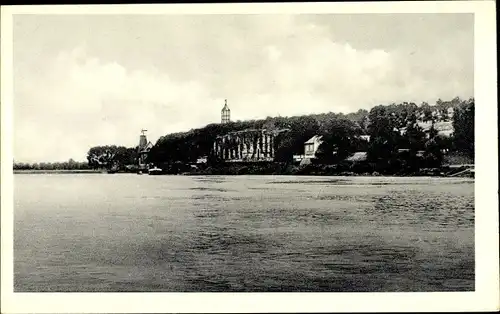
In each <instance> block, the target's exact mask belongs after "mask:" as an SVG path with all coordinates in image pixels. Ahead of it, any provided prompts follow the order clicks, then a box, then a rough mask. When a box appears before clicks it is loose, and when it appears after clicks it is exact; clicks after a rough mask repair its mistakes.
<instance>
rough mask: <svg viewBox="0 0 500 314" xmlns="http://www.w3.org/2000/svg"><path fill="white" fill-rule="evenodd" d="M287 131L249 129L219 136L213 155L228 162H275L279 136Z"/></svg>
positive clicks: (214, 145)
mask: <svg viewBox="0 0 500 314" xmlns="http://www.w3.org/2000/svg"><path fill="white" fill-rule="evenodd" d="M286 131H288V130H287V129H282V130H273V131H271V130H267V129H249V130H243V131H236V132H231V133H228V134H226V135H223V136H218V137H217V138H216V140H215V142H214V144H213V154H214V156H216V157H217V158H218V159H220V160H223V161H227V162H258V161H273V160H274V158H275V149H276V148H275V147H276V139H277V136H278V135H279V134H280V133H282V132H286Z"/></svg>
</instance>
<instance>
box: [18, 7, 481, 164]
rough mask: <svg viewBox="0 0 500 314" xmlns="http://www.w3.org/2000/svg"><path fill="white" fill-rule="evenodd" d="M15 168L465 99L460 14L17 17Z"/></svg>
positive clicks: (467, 19)
mask: <svg viewBox="0 0 500 314" xmlns="http://www.w3.org/2000/svg"><path fill="white" fill-rule="evenodd" d="M13 49H14V54H13V56H14V60H13V69H14V108H13V109H14V159H15V161H16V162H42V161H44V162H55V161H67V160H68V159H70V158H72V159H74V160H79V161H84V160H86V153H87V151H88V150H89V148H90V147H92V146H97V145H113V144H114V145H123V146H127V147H133V146H136V145H137V144H138V140H139V134H140V130H141V129H143V128H145V129H147V130H148V133H147V134H148V139H149V140H151V141H152V142H153V143H155V142H156V140H157V139H158V138H159V137H160V136H163V135H166V134H168V133H172V132H180V131H187V130H189V129H191V128H198V127H203V126H204V125H206V124H209V123H219V122H220V110H221V109H222V107H223V105H224V99H227V102H228V105H229V107H230V109H231V120H247V119H258V118H266V117H267V116H278V115H280V116H293V115H302V114H309V113H321V112H344V113H348V112H353V111H357V110H358V109H368V110H369V109H370V108H372V107H373V106H375V105H379V104H389V103H393V102H395V103H397V102H403V101H413V102H415V103H417V104H420V103H421V102H423V101H426V102H429V103H434V102H435V101H436V100H437V99H438V98H441V99H443V100H448V99H452V98H454V97H457V96H458V97H461V98H469V97H472V96H474V17H473V15H472V14H317V15H309V14H308V15H304V14H301V15H276V14H274V15H272V14H267V15H266V14H264V15H243V14H234V15H230V14H229V15H149V16H144V15H72V16H70V15H40V14H37V15H34V14H33V15H16V16H14V18H13Z"/></svg>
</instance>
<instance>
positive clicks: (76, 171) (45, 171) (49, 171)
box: [14, 169, 105, 174]
mask: <svg viewBox="0 0 500 314" xmlns="http://www.w3.org/2000/svg"><path fill="white" fill-rule="evenodd" d="M103 172H105V171H102V170H92V169H71V170H64V169H59V170H36V169H26V170H14V174H21V173H22V174H31V173H33V174H34V173H36V174H53V173H103Z"/></svg>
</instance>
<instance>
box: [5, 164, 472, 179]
mask: <svg viewBox="0 0 500 314" xmlns="http://www.w3.org/2000/svg"><path fill="white" fill-rule="evenodd" d="M471 167H472V168H473V165H451V166H449V165H447V166H442V167H440V168H421V169H418V170H411V169H403V170H399V171H391V169H385V171H384V170H383V169H382V170H381V169H378V170H379V171H376V170H373V168H371V167H367V166H363V167H362V166H346V165H313V164H310V165H306V166H299V165H293V164H286V163H262V164H257V163H254V164H219V165H215V166H214V165H212V166H207V165H198V166H191V167H190V166H188V165H182V166H181V167H180V166H179V165H165V166H164V167H162V171H161V172H160V173H155V174H160V175H187V176H198V175H208V176H209V175H230V176H232V175H293V176H301V175H303V176H364V177H367V176H400V177H422V176H426V177H428V176H432V177H449V176H457V177H474V172H473V171H467V170H468V169H470V168H471ZM89 173H94V174H99V173H107V172H106V171H105V170H92V169H80V170H77V169H74V170H33V169H30V170H14V174H89ZM115 173H118V174H119V173H131V172H130V171H118V172H115Z"/></svg>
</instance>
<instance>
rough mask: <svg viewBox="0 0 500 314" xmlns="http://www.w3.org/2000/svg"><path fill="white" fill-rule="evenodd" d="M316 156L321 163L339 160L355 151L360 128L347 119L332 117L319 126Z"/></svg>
mask: <svg viewBox="0 0 500 314" xmlns="http://www.w3.org/2000/svg"><path fill="white" fill-rule="evenodd" d="M320 134H321V136H322V141H323V143H321V145H320V146H319V148H318V153H317V158H318V160H319V161H320V162H322V163H335V162H340V161H342V160H344V159H346V158H347V157H349V156H350V155H351V154H352V153H354V152H355V151H356V148H357V145H356V144H357V142H358V141H359V136H360V135H361V128H360V127H359V125H357V124H356V123H355V122H353V121H351V120H347V119H333V120H331V121H328V122H327V123H325V124H324V125H323V126H322V127H321V132H320Z"/></svg>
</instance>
